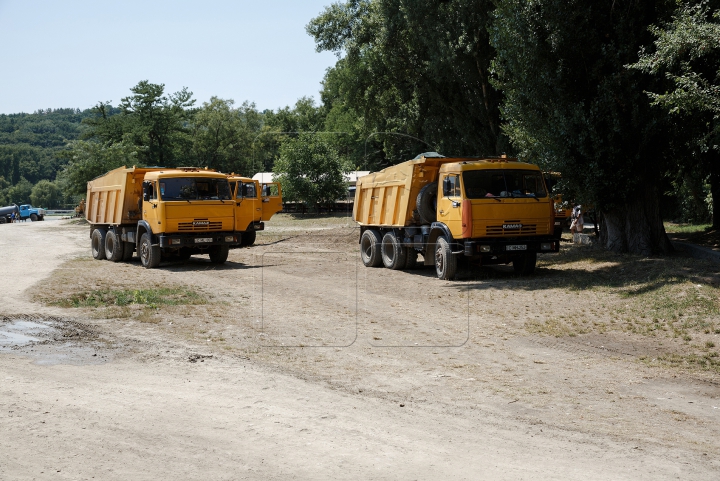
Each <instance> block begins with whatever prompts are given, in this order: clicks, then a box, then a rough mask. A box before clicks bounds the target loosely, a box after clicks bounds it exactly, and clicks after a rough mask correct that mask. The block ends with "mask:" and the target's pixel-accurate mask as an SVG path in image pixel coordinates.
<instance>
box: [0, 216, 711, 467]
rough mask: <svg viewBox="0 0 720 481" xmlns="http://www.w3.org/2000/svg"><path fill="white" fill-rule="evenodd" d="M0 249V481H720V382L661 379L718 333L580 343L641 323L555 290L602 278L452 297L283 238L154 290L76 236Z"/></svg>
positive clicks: (597, 300)
mask: <svg viewBox="0 0 720 481" xmlns="http://www.w3.org/2000/svg"><path fill="white" fill-rule="evenodd" d="M0 227H2V229H1V230H0V254H2V258H3V259H4V262H3V275H2V277H1V279H2V280H1V281H0V292H3V293H4V294H5V302H4V303H3V307H2V308H1V309H0V316H1V317H0V433H2V435H1V436H0V453H3V455H2V456H0V479H8V480H10V479H13V480H15V479H20V480H22V479H92V478H95V479H108V480H114V479H118V480H119V479H123V480H125V479H203V480H208V479H212V480H215V479H217V480H234V479H508V480H510V479H512V480H517V479H533V480H536V479H540V480H543V479H583V480H586V479H632V480H635V479H652V480H657V479H695V480H701V479H708V480H710V479H712V480H715V479H717V478H718V475H719V474H720V461H718V459H720V457H719V456H720V443H718V441H717V440H718V438H719V434H720V422H719V421H720V419H719V418H720V399H719V395H720V387H719V382H720V380H719V379H718V376H717V374H716V371H713V370H702V369H690V368H687V369H685V368H682V369H681V368H674V367H672V366H670V365H667V364H658V363H657V362H655V358H658V359H659V358H660V357H661V354H663V353H667V352H675V351H678V352H679V351H681V350H682V349H685V346H690V345H692V344H693V343H695V342H700V341H698V339H700V338H701V337H702V336H705V337H702V339H703V341H702V342H705V343H706V344H704V345H707V346H709V345H710V344H708V343H712V341H711V339H713V336H717V334H715V331H714V326H715V325H717V326H718V327H720V323H718V319H717V318H716V317H712V316H715V314H712V315H711V316H710V317H707V316H706V319H705V320H706V321H707V322H706V324H707V323H710V324H708V325H709V326H711V327H708V328H706V329H705V330H704V331H702V332H700V333H699V334H695V333H693V334H692V336H693V337H694V339H695V340H692V341H687V342H686V341H683V340H682V338H679V339H675V338H672V337H668V338H658V337H650V336H647V335H645V334H640V333H638V332H634V331H632V330H629V329H628V330H616V329H615V330H614V329H612V328H610V327H607V328H602V329H601V328H595V329H593V328H590V327H587V326H592V325H598V324H599V323H600V324H602V325H603V326H605V325H607V326H611V325H612V322H611V321H614V320H615V319H616V318H617V320H618V322H620V321H622V322H625V320H623V319H624V317H628V316H629V315H630V314H628V313H630V312H631V311H632V307H633V306H630V305H629V304H630V303H632V302H634V301H633V299H630V300H628V299H627V298H625V297H622V296H619V295H617V294H616V293H615V292H614V291H613V290H612V289H604V288H601V287H594V286H593V285H591V284H588V285H587V286H586V288H583V289H576V288H573V289H570V288H568V285H567V284H566V283H564V282H563V279H564V277H563V276H564V275H568V274H569V273H571V272H575V271H581V270H583V269H586V268H587V269H588V270H593V269H620V268H622V267H619V266H615V265H614V264H613V265H605V264H603V263H599V262H596V263H595V264H593V265H591V266H589V267H588V266H586V265H585V264H582V263H581V262H580V263H579V262H578V261H576V258H575V257H572V255H570V257H562V255H561V256H559V257H557V258H555V259H548V260H545V261H543V262H542V263H541V264H540V265H539V269H538V273H537V275H536V276H534V277H533V278H532V279H519V278H516V277H515V276H513V275H512V273H511V269H504V268H496V269H489V270H482V271H481V272H480V274H473V275H466V276H465V277H463V278H461V279H460V280H459V281H457V282H442V281H438V280H437V279H436V278H434V276H433V272H431V271H429V270H423V269H418V270H415V271H410V272H395V271H388V270H386V269H366V268H364V267H363V266H362V265H361V264H359V262H358V256H357V243H356V242H357V233H356V232H355V231H354V229H353V228H352V226H349V225H348V226H343V225H342V223H340V224H338V225H330V226H328V225H322V224H321V225H315V224H313V225H306V224H304V223H302V222H300V223H296V222H288V223H286V224H282V223H281V222H278V226H277V228H276V230H275V231H273V229H272V228H269V229H268V231H267V232H265V233H263V235H262V236H260V237H259V238H258V245H256V246H254V247H252V248H249V249H242V250H233V251H231V254H230V260H229V262H228V263H227V264H226V265H225V266H222V267H215V266H212V265H211V264H209V263H208V262H207V260H206V259H204V258H203V257H201V256H198V257H193V258H192V259H191V260H190V261H189V262H188V263H181V262H167V263H164V264H163V265H161V268H160V269H155V270H145V269H143V268H142V267H140V265H139V263H138V262H137V260H135V261H133V262H131V263H129V264H113V263H110V262H107V261H102V262H98V261H93V260H91V259H89V240H88V236H87V227H85V226H78V225H73V224H71V223H70V222H68V221H48V222H37V223H25V224H13V225H5V226H0ZM687 262H688V265H689V266H692V265H693V264H692V261H687ZM610 264H611V263H610ZM706 267H707V266H706ZM713 269H715V268H710V271H709V272H704V277H703V279H705V280H704V281H699V280H694V281H693V282H695V283H696V284H697V286H698V287H697V288H696V289H698V291H699V293H698V294H697V295H699V296H705V295H706V294H707V295H712V293H715V292H716V291H717V288H716V287H715V284H713V282H715V280H716V277H713V276H714V275H716V274H717V272H716V271H717V269H715V270H713ZM603 272H604V271H603ZM603 272H600V271H597V272H596V275H595V276H594V277H592V278H593V279H594V278H596V277H597V276H601V277H602V275H605V274H606V272H605V274H603ZM578 275H582V274H578ZM582 279H585V278H584V277H583V278H582ZM583 282H585V281H584V280H583ZM588 282H590V281H588ZM583 285H584V284H583ZM693 285H695V284H693ZM701 285H702V287H700V286H701ZM165 288H172V289H174V290H171V291H169V292H171V293H172V294H168V295H169V296H170V295H171V296H172V299H171V300H168V301H163V300H162V298H161V297H159V298H158V299H159V300H153V299H155V298H152V295H154V293H155V294H157V293H160V294H162V292H165V291H162V289H165ZM706 289H709V290H707V291H706ZM708 293H709V294H708ZM126 295H130V296H133V299H134V300H133V302H129V303H127V302H118V301H117V299H120V298H122V296H126ZM108 299H110V300H112V299H115V302H110V301H109V300H108ZM171 301H172V302H171ZM73 306H77V307H73ZM641 307H642V309H645V310H646V309H647V308H646V307H643V306H641ZM619 312H622V314H618V313H619ZM583 320H585V321H586V322H585V323H583ZM573 322H576V323H577V324H578V326H580V327H582V326H586V327H583V329H584V330H581V331H578V333H576V332H571V331H570V330H568V329H571V328H572V326H573V325H574V324H573ZM648 322H651V323H652V319H650V320H649V321H648ZM604 323H606V324H604ZM713 323H717V324H713ZM578 329H579V328H578ZM705 331H707V332H705ZM706 339H708V340H706ZM708 349H709V350H710V351H712V348H708ZM673 350H675V351H673Z"/></svg>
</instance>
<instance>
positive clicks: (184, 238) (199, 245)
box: [85, 167, 239, 268]
mask: <svg viewBox="0 0 720 481" xmlns="http://www.w3.org/2000/svg"><path fill="white" fill-rule="evenodd" d="M234 206H235V204H234V202H233V201H232V198H231V192H230V185H229V184H228V180H227V176H226V175H225V174H220V173H218V172H214V171H209V170H201V169H196V168H177V169H164V168H157V167H152V168H149V167H148V168H137V167H132V168H126V167H121V168H119V169H115V170H112V171H110V172H108V173H107V174H105V175H103V176H101V177H98V178H96V179H93V180H91V181H90V182H88V189H87V202H86V206H85V218H86V219H87V220H88V222H89V223H90V244H91V247H92V255H93V257H94V258H95V259H108V260H111V261H114V262H118V261H121V260H122V261H128V260H130V259H131V258H132V255H133V252H135V251H136V252H137V254H138V257H139V258H140V262H141V263H142V265H143V266H144V267H147V268H152V267H157V266H158V265H159V264H160V261H161V260H162V259H163V258H176V259H177V258H180V259H187V258H189V257H190V256H191V255H193V254H208V255H209V256H210V261H211V262H212V263H215V264H222V263H224V262H225V261H226V260H227V257H228V252H229V247H230V246H231V245H233V244H236V243H238V242H239V239H238V238H237V236H236V235H235V233H234V227H235V223H234Z"/></svg>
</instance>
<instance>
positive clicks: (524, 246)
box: [505, 244, 527, 251]
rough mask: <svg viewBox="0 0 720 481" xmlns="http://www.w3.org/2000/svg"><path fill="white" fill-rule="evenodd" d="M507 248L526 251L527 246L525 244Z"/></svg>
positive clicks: (507, 249) (507, 248)
mask: <svg viewBox="0 0 720 481" xmlns="http://www.w3.org/2000/svg"><path fill="white" fill-rule="evenodd" d="M505 250H506V251H526V250H527V246H526V245H525V244H521V245H512V246H506V247H505Z"/></svg>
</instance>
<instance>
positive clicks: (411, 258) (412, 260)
mask: <svg viewBox="0 0 720 481" xmlns="http://www.w3.org/2000/svg"><path fill="white" fill-rule="evenodd" d="M405 249H406V250H407V259H406V260H405V270H408V271H409V270H411V269H415V268H416V267H417V256H418V254H417V251H416V250H415V249H411V248H408V247H406V248H405Z"/></svg>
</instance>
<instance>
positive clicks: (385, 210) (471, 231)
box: [353, 153, 559, 279]
mask: <svg viewBox="0 0 720 481" xmlns="http://www.w3.org/2000/svg"><path fill="white" fill-rule="evenodd" d="M356 190H357V191H358V192H359V195H357V200H356V204H355V206H354V210H353V217H354V219H355V220H356V221H357V222H358V223H360V225H361V238H360V244H361V246H360V248H361V258H362V260H363V263H365V265H366V266H374V267H377V266H379V265H385V267H388V268H391V269H403V268H407V267H408V266H412V265H413V264H414V263H415V261H416V259H417V254H418V253H420V254H422V256H423V259H424V263H425V265H435V267H436V270H437V274H438V277H440V278H441V279H451V278H453V277H454V275H455V272H456V269H457V257H458V256H464V257H466V258H469V259H471V260H472V261H474V262H475V263H476V264H482V265H490V264H505V263H512V264H513V267H514V268H515V270H516V272H518V273H519V274H522V275H527V274H530V273H532V272H533V271H534V269H535V263H536V259H537V253H540V252H557V251H558V249H559V242H558V241H557V239H555V237H554V204H553V200H552V198H551V196H550V194H549V193H548V190H547V187H546V184H545V181H544V179H543V176H542V172H541V171H540V169H539V168H538V167H537V166H536V165H533V164H528V163H525V162H519V161H518V160H517V159H512V158H507V157H505V156H502V157H498V158H447V157H443V156H440V155H439V154H435V153H432V154H422V155H420V156H418V157H416V158H415V159H413V160H410V161H408V162H404V163H402V164H398V165H396V166H392V167H388V168H387V169H384V170H383V171H380V172H377V173H374V174H370V175H368V176H364V177H362V178H360V179H358V183H357V189H356Z"/></svg>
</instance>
